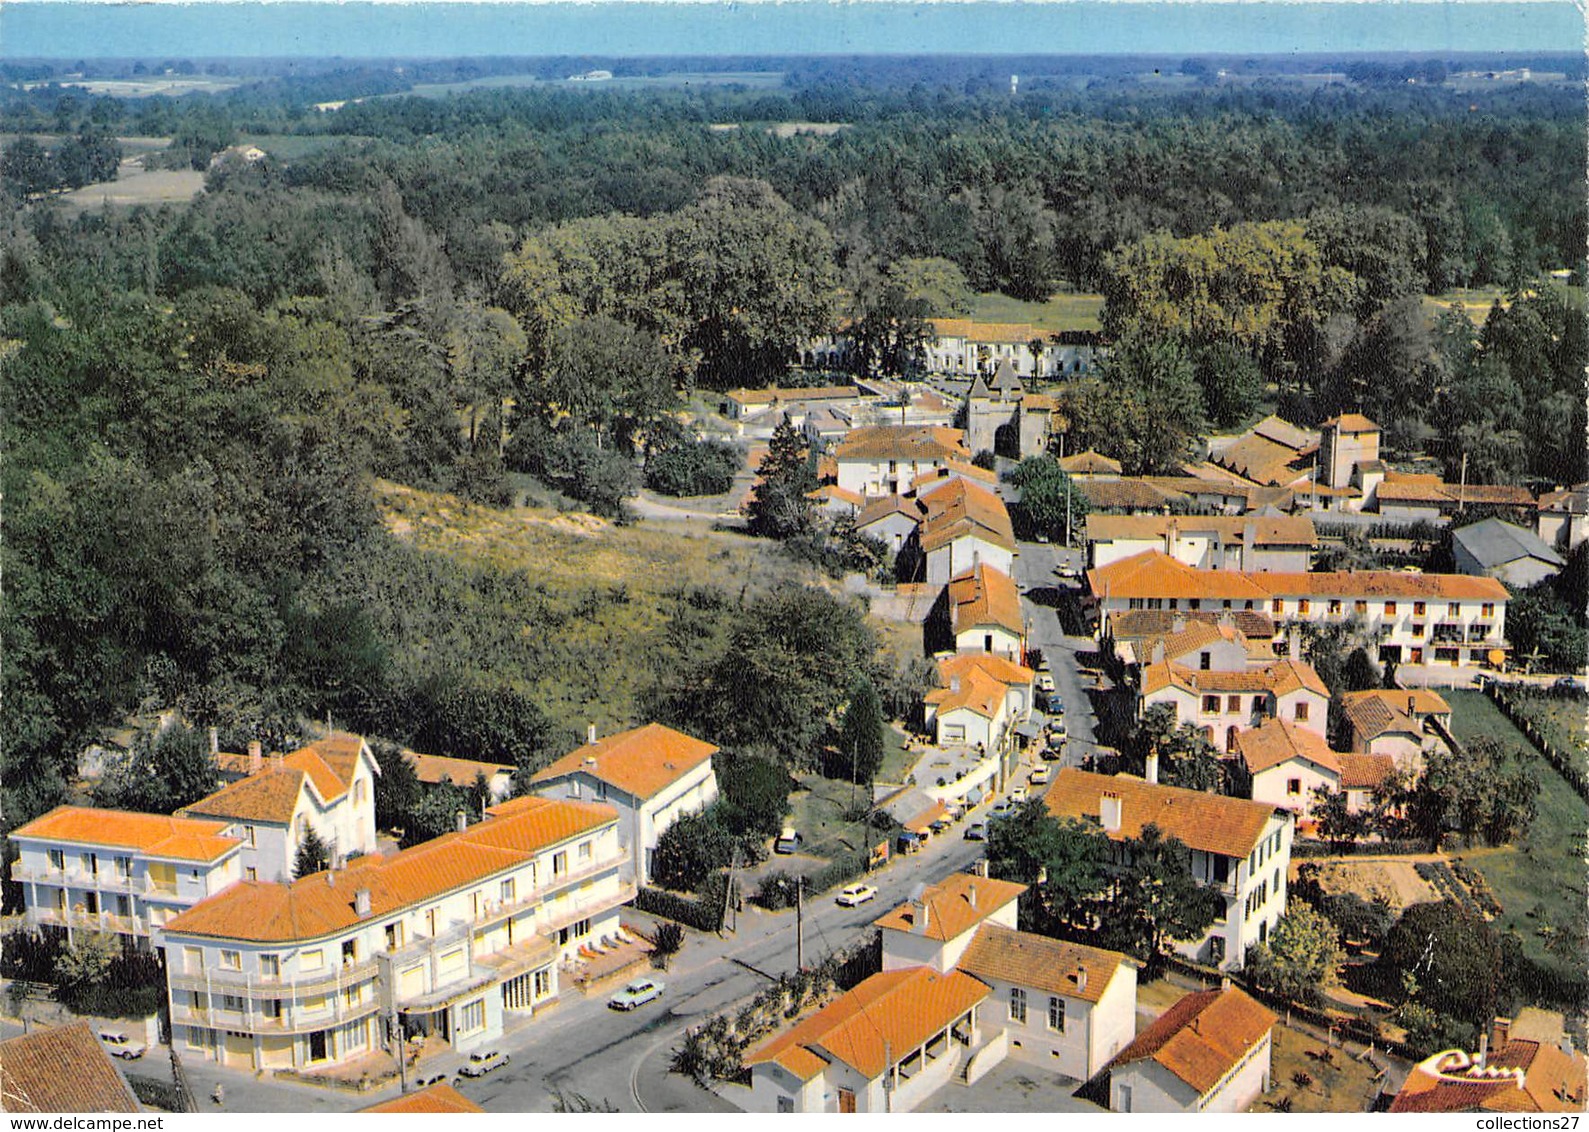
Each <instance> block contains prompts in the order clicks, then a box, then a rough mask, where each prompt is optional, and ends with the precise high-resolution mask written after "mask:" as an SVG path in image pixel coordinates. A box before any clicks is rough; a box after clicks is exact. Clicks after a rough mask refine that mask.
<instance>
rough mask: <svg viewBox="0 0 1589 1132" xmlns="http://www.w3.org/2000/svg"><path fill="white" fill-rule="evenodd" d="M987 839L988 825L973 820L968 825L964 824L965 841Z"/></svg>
mask: <svg viewBox="0 0 1589 1132" xmlns="http://www.w3.org/2000/svg"><path fill="white" fill-rule="evenodd" d="M987 839H988V827H987V825H986V824H984V823H983V822H979V821H974V822H972V823H971V824H970V825H968V826H966V840H967V841H986V840H987Z"/></svg>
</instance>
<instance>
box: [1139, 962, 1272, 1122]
mask: <svg viewBox="0 0 1589 1132" xmlns="http://www.w3.org/2000/svg"><path fill="white" fill-rule="evenodd" d="M1277 1021H1279V1019H1278V1018H1276V1017H1275V1016H1274V1014H1272V1013H1271V1012H1270V1011H1269V1010H1267V1009H1266V1008H1265V1007H1264V1006H1262V1005H1261V1004H1260V1003H1258V1002H1256V1001H1254V1000H1253V999H1252V998H1251V997H1250V996H1249V995H1247V994H1245V993H1243V992H1242V991H1241V990H1239V989H1237V988H1235V987H1226V988H1224V989H1222V990H1207V991H1197V992H1195V993H1193V994H1189V995H1187V996H1186V997H1185V998H1183V999H1181V1000H1180V1001H1179V1002H1177V1003H1176V1004H1175V1005H1174V1006H1172V1007H1170V1008H1169V1009H1168V1010H1166V1011H1165V1012H1164V1013H1163V1014H1161V1015H1159V1017H1158V1019H1157V1020H1155V1021H1154V1023H1153V1024H1152V1025H1151V1026H1149V1027H1148V1028H1147V1029H1145V1030H1143V1031H1142V1032H1141V1033H1140V1034H1138V1035H1137V1036H1136V1039H1135V1040H1134V1041H1133V1042H1132V1043H1131V1044H1130V1045H1129V1046H1127V1047H1126V1048H1125V1049H1124V1050H1122V1051H1121V1052H1120V1055H1119V1056H1118V1057H1116V1058H1115V1059H1114V1062H1113V1064H1112V1065H1111V1066H1110V1068H1109V1107H1110V1109H1111V1110H1113V1111H1115V1112H1155V1113H1158V1112H1245V1111H1246V1110H1247V1108H1248V1107H1249V1106H1250V1105H1251V1104H1252V1103H1253V1102H1254V1101H1255V1100H1257V1099H1258V1098H1259V1096H1261V1095H1262V1094H1263V1092H1264V1090H1265V1089H1267V1088H1268V1087H1269V1070H1270V1060H1271V1052H1272V1051H1271V1046H1270V1039H1271V1034H1272V1033H1273V1031H1274V1024H1275V1023H1276V1022H1277Z"/></svg>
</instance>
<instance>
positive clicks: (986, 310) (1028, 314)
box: [971, 291, 1103, 331]
mask: <svg viewBox="0 0 1589 1132" xmlns="http://www.w3.org/2000/svg"><path fill="white" fill-rule="evenodd" d="M1102 309H1103V296H1102V295H1090V294H1080V293H1077V294H1072V293H1069V292H1062V293H1060V294H1057V295H1055V296H1054V297H1053V298H1051V299H1049V300H1048V302H1046V303H1029V302H1025V301H1023V300H1021V299H1012V298H1010V297H1009V296H1008V295H1001V294H999V293H998V292H997V291H993V292H989V293H987V294H984V295H978V296H976V298H975V299H974V300H973V303H972V308H971V317H972V318H974V319H976V320H977V321H979V322H1029V323H1031V324H1032V327H1033V329H1034V330H1042V331H1055V330H1097V329H1098V328H1099V326H1100V325H1101V324H1100V323H1099V321H1098V313H1099V312H1100V311H1101V310H1102Z"/></svg>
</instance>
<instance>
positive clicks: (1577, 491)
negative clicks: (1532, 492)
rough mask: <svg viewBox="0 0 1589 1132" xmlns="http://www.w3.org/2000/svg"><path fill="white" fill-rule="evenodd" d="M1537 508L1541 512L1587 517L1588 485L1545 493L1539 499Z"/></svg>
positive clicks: (1588, 503)
mask: <svg viewBox="0 0 1589 1132" xmlns="http://www.w3.org/2000/svg"><path fill="white" fill-rule="evenodd" d="M1538 506H1539V509H1540V510H1541V511H1552V512H1558V513H1561V514H1567V515H1589V484H1578V485H1576V486H1575V487H1570V488H1560V489H1558V490H1556V491H1547V492H1546V493H1545V494H1544V495H1541V496H1540V497H1539V501H1538Z"/></svg>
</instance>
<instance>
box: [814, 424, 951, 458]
mask: <svg viewBox="0 0 1589 1132" xmlns="http://www.w3.org/2000/svg"><path fill="white" fill-rule="evenodd" d="M833 454H834V457H835V458H836V459H838V460H902V461H907V462H909V461H935V460H936V461H943V460H951V459H952V460H970V459H971V452H970V450H969V449H967V448H966V446H965V433H964V432H963V431H962V430H960V429H957V428H942V427H939V426H936V425H870V426H867V427H865V428H857V429H851V430H850V434H849V435H848V436H846V437H845V438H844V439H843V440H841V441H840V442H839V444H838V447H836V448H835V449H834V450H833Z"/></svg>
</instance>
